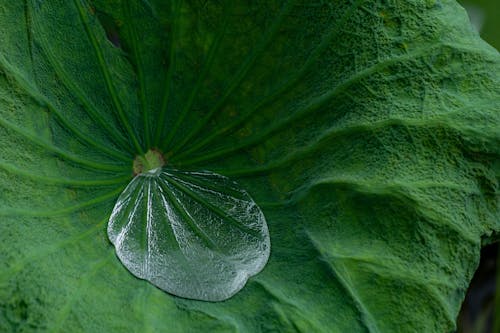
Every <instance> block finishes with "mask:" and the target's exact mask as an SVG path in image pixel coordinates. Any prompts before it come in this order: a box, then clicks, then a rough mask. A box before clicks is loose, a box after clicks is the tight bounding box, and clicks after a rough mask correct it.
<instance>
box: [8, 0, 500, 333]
mask: <svg viewBox="0 0 500 333" xmlns="http://www.w3.org/2000/svg"><path fill="white" fill-rule="evenodd" d="M0 22H1V24H0V40H1V41H2V46H1V47H0V72H1V75H0V112H1V115H0V125H1V126H2V130H1V131H0V151H1V160H0V161H1V164H0V166H1V171H0V172H1V173H2V174H1V178H0V179H2V181H1V182H0V193H1V194H0V200H1V205H2V206H1V207H2V208H1V209H0V214H1V215H2V218H1V220H0V221H1V222H0V244H2V245H1V246H0V264H1V266H0V330H1V331H6V332H9V331H28V332H29V331H64V332H66V331H67V332H80V331H83V332H121V331H126V332H147V331H150V332H196V331H200V332H206V331H217V332H232V331H242V332H268V331H281V332H294V331H304V332H321V331H324V332H332V331H333V332H336V331H337V332H358V331H359V332H362V331H371V332H391V331H397V332H399V331H405V332H412V331H415V332H443V331H452V330H454V328H455V318H456V316H457V314H458V310H459V307H460V303H461V301H462V299H463V297H464V294H465V291H466V289H467V285H468V281H469V280H470V278H471V276H472V274H473V272H474V269H475V267H476V265H477V263H478V259H479V250H480V247H481V238H482V237H485V236H489V235H490V234H491V233H493V232H498V231H499V230H500V226H499V205H498V175H499V170H498V165H499V164H498V155H499V153H500V152H499V147H500V145H499V143H500V142H499V141H500V140H499V131H498V123H499V114H500V113H499V112H498V110H499V106H500V105H499V103H500V101H499V87H500V84H499V83H500V82H499V64H500V61H499V59H500V58H499V56H498V52H497V51H496V50H494V49H493V48H492V47H490V46H488V45H487V44H486V43H484V42H483V41H481V40H480V38H479V37H478V35H477V33H475V32H474V30H473V29H472V27H471V26H470V24H469V23H468V20H467V17H466V14H465V12H464V10H463V9H461V8H460V7H459V6H458V5H457V4H456V3H455V2H453V1H434V0H425V1H407V2H400V1H398V2H392V1H363V0H357V1H342V2H334V1H316V2H311V1H298V0H297V1H288V2H286V1H248V2H247V1H227V3H226V2H224V1H174V0H172V1H160V0H149V1H146V0H142V1H139V0H137V1H117V0H115V1H114V0H107V1H104V0H102V1H92V2H90V3H89V2H86V1H82V0H73V1H60V0H45V1H40V0H33V1H26V2H12V1H1V2H0ZM108 36H109V39H108ZM110 39H111V41H110ZM150 147H157V148H160V149H162V150H163V151H164V152H165V153H166V158H167V162H168V163H169V164H170V165H172V166H174V167H176V168H179V169H181V170H212V171H214V172H218V173H221V174H223V175H226V176H228V177H230V178H231V179H234V180H237V181H238V183H239V184H240V185H241V186H242V188H244V189H245V190H246V191H248V193H249V194H250V195H251V196H252V198H254V199H255V201H256V202H257V204H258V205H259V207H261V208H262V209H263V211H264V214H265V216H266V220H267V221H268V226H269V231H270V235H271V243H272V244H273V247H272V252H271V257H270V260H269V263H268V265H267V266H266V268H265V269H264V270H263V271H262V272H261V273H260V274H259V275H257V276H255V277H254V278H252V279H250V280H249V283H248V284H247V286H246V287H245V288H244V289H243V290H242V291H241V292H240V293H238V294H237V295H235V296H234V297H233V298H231V299H230V300H228V301H226V302H221V303H207V302H199V301H192V300H185V299H180V298H176V297H174V296H171V295H169V294H166V293H165V292H163V291H161V290H158V289H156V288H155V287H153V286H152V285H151V284H149V283H147V282H145V281H142V280H139V279H136V278H135V277H133V276H132V275H131V274H130V273H129V272H128V271H127V270H126V269H125V268H124V267H123V266H122V265H121V263H120V262H119V260H118V259H117V258H116V257H115V255H114V249H113V247H112V245H111V244H110V243H109V242H108V241H107V237H106V234H105V230H106V221H107V219H108V217H109V214H110V213H111V211H112V208H113V205H114V203H115V201H116V198H117V197H118V195H119V193H120V192H121V191H122V189H123V188H124V187H125V186H126V184H127V183H128V181H130V179H131V178H132V161H133V158H134V156H135V155H136V154H139V153H144V152H145V151H146V150H147V149H148V148H150Z"/></svg>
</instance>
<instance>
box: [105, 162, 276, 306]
mask: <svg viewBox="0 0 500 333" xmlns="http://www.w3.org/2000/svg"><path fill="white" fill-rule="evenodd" d="M108 236H109V239H110V240H111V242H112V243H113V244H114V246H115V248H116V253H117V255H118V257H119V258H120V260H121V261H122V263H123V264H124V265H125V267H127V269H128V270H129V271H130V272H132V274H134V275H135V276H137V277H139V278H141V279H145V280H148V281H150V282H151V283H153V284H154V285H156V286H157V287H159V288H161V289H163V290H165V291H167V292H169V293H171V294H174V295H177V296H181V297H185V298H192V299H198V300H205V301H221V300H224V299H227V298H229V297H231V296H232V295H234V294H235V293H236V292H238V291H239V290H240V289H241V288H243V286H244V285H245V283H246V281H247V280H248V278H249V277H250V276H252V275H255V274H257V273H258V272H260V271H261V270H262V268H263V267H264V265H265V264H266V262H267V260H268V258H269V253H270V239H269V232H268V229H267V225H266V221H265V218H264V215H263V213H262V211H261V210H260V208H259V207H258V206H257V205H256V204H255V202H254V201H253V200H252V198H251V197H250V196H249V195H248V193H247V192H245V191H244V190H242V189H241V188H240V187H239V186H238V184H236V183H235V182H233V181H231V180H229V179H228V178H226V177H224V176H221V175H218V174H215V173H212V172H207V171H203V172H183V171H179V170H175V169H169V168H166V167H164V168H156V169H152V170H149V171H147V172H144V173H141V174H139V175H137V176H136V177H135V178H134V179H133V180H132V181H131V182H130V184H129V185H128V186H127V188H126V189H125V190H124V191H123V193H122V194H121V195H120V197H119V198H118V201H117V202H116V205H115V207H114V209H113V213H112V214H111V217H110V219H109V224H108Z"/></svg>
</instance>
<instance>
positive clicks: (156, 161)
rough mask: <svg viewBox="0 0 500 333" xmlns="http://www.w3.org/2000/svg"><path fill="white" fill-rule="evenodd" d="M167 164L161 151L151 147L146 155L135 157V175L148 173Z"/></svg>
mask: <svg viewBox="0 0 500 333" xmlns="http://www.w3.org/2000/svg"><path fill="white" fill-rule="evenodd" d="M164 165H165V159H164V158H163V155H162V154H161V152H160V151H158V150H156V149H150V150H148V151H147V153H146V154H144V155H138V156H136V158H135V159H134V163H133V168H134V175H138V174H141V173H148V172H150V171H152V170H155V169H158V168H161V167H163V166H164Z"/></svg>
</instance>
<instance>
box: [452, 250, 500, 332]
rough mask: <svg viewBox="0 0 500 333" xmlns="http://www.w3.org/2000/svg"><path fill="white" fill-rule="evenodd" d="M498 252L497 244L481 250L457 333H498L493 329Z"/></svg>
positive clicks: (461, 312)
mask: <svg viewBox="0 0 500 333" xmlns="http://www.w3.org/2000/svg"><path fill="white" fill-rule="evenodd" d="M498 251H499V246H498V243H494V244H490V245H487V246H485V247H484V248H483V249H482V250H481V262H480V264H479V267H478V268H477V270H476V273H475V274H474V277H473V279H472V282H471V284H470V286H469V290H468V291H467V295H466V297H465V301H464V303H463V304H462V309H461V310H460V314H459V316H458V323H457V325H458V332H459V333H493V332H495V333H498V329H499V327H498V326H497V327H496V328H495V312H498V311H496V307H495V294H496V293H495V291H496V284H497V283H496V282H497V281H496V279H497V272H498V267H497V266H498Z"/></svg>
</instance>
